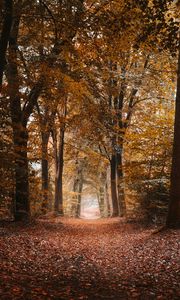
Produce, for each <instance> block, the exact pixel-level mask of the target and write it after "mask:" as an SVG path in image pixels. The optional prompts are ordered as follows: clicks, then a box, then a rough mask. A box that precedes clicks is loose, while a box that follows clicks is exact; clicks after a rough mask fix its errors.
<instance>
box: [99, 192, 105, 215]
mask: <svg viewBox="0 0 180 300" xmlns="http://www.w3.org/2000/svg"><path fill="white" fill-rule="evenodd" d="M104 189H105V188H104V186H100V188H99V193H98V202H99V210H100V215H101V217H104V214H105V191H104Z"/></svg>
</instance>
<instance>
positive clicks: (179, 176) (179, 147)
mask: <svg viewBox="0 0 180 300" xmlns="http://www.w3.org/2000/svg"><path fill="white" fill-rule="evenodd" d="M166 226H167V227H170V228H176V227H177V228H180V40H179V53H178V67H177V90H176V108H175V123H174V143H173V154H172V170H171V186H170V202H169V210H168V215H167V220H166Z"/></svg>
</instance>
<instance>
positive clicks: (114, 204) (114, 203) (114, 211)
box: [110, 154, 119, 217]
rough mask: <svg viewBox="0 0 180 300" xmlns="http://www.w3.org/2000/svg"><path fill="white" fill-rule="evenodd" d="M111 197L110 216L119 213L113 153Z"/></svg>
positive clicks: (111, 162) (115, 215)
mask: <svg viewBox="0 0 180 300" xmlns="http://www.w3.org/2000/svg"><path fill="white" fill-rule="evenodd" d="M110 164H111V197H112V217H117V216H118V215H119V209H118V199H117V190H116V187H117V185H116V156H115V155H114V154H113V155H112V158H111V161H110Z"/></svg>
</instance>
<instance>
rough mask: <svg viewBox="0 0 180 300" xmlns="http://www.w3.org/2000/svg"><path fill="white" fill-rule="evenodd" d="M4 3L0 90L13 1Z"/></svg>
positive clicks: (0, 51)
mask: <svg viewBox="0 0 180 300" xmlns="http://www.w3.org/2000/svg"><path fill="white" fill-rule="evenodd" d="M4 3H5V13H4V15H5V16H4V22H3V26H2V32H1V38H0V92H1V89H2V79H3V72H4V67H5V64H6V50H7V46H8V41H9V36H10V31H11V25H12V18H13V17H12V15H13V1H12V0H6V1H4Z"/></svg>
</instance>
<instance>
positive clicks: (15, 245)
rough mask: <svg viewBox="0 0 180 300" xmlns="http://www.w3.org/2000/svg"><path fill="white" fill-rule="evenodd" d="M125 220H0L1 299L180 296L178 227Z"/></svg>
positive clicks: (146, 298) (70, 299) (62, 299)
mask: <svg viewBox="0 0 180 300" xmlns="http://www.w3.org/2000/svg"><path fill="white" fill-rule="evenodd" d="M152 231H153V229H152V228H148V229H145V228H142V227H140V226H138V225H132V224H127V223H125V221H124V220H123V219H122V220H120V219H118V218H114V219H97V220H82V219H79V220H75V219H66V218H55V219H47V220H39V221H38V222H37V223H36V224H34V225H29V226H28V225H27V226H22V225H20V224H19V225H17V224H9V225H7V224H6V225H5V224H1V227H0V259H1V269H0V299H2V300H9V299H24V300H48V299H56V300H76V299H81V300H82V299H90V300H91V299H92V300H96V299H115V300H118V299H123V300H126V299H130V300H131V299H144V300H149V299H159V300H161V299H164V300H168V299H171V300H176V299H179V298H180V292H179V291H180V285H179V283H180V272H179V271H180V263H179V254H180V253H179V250H180V244H179V240H180V239H179V237H180V231H178V230H169V231H165V232H162V233H159V234H152Z"/></svg>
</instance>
